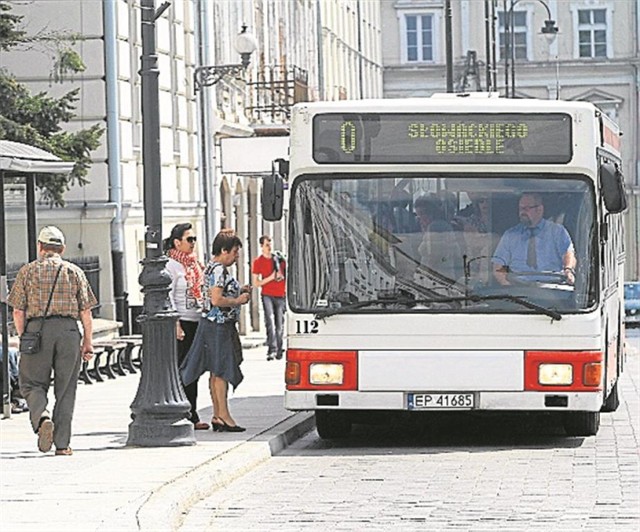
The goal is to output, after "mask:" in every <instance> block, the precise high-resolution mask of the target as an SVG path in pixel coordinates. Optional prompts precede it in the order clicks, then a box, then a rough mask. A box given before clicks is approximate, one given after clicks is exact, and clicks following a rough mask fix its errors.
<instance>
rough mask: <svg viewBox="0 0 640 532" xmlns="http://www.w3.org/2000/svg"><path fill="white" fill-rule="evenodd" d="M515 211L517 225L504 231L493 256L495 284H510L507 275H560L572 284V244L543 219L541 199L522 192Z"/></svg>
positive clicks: (560, 228) (557, 226)
mask: <svg viewBox="0 0 640 532" xmlns="http://www.w3.org/2000/svg"><path fill="white" fill-rule="evenodd" d="M518 210H519V216H520V223H519V224H518V225H516V226H514V227H512V228H511V229H507V230H506V231H505V233H504V235H502V238H501V239H500V242H499V243H498V247H497V248H496V250H495V252H494V254H493V260H492V261H493V274H494V276H495V278H496V280H497V281H498V283H500V284H501V285H505V286H506V285H509V284H511V283H510V282H509V279H508V278H507V274H508V272H510V271H512V272H557V273H562V274H564V276H565V277H566V280H567V283H568V284H571V285H572V284H574V282H575V267H576V255H575V251H574V247H573V242H572V241H571V237H570V236H569V233H568V232H567V230H566V229H565V228H564V226H562V225H560V224H557V223H555V222H550V221H549V220H545V219H544V204H543V199H542V196H541V195H540V194H538V193H535V192H525V193H524V194H522V196H521V197H520V201H519V203H518ZM531 278H532V279H536V276H535V275H533V276H531ZM538 278H540V279H541V280H544V278H542V277H538Z"/></svg>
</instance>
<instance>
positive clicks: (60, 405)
mask: <svg viewBox="0 0 640 532" xmlns="http://www.w3.org/2000/svg"><path fill="white" fill-rule="evenodd" d="M39 327H40V320H38V319H35V320H31V321H29V323H28V324H27V330H28V331H37V330H38V328H39ZM80 340H81V336H80V331H79V329H78V324H77V322H76V320H74V319H73V318H48V319H46V320H45V321H44V324H43V326H42V347H41V349H40V352H39V353H36V354H33V355H20V377H19V379H20V392H21V393H22V396H23V397H24V398H25V400H26V401H27V405H28V406H29V416H30V418H31V426H32V427H33V431H34V432H37V431H38V427H39V425H40V418H41V417H43V416H46V417H50V418H51V419H52V421H53V424H54V431H53V443H54V445H55V446H56V448H57V449H66V448H67V447H69V441H70V440H71V419H72V418H73V408H74V406H75V403H76V390H77V389H78V373H79V372H80V364H81V358H80ZM52 370H53V393H54V396H55V399H56V402H55V405H54V408H53V416H51V414H50V413H49V410H48V408H47V405H48V398H47V394H48V391H49V385H50V383H51V371H52Z"/></svg>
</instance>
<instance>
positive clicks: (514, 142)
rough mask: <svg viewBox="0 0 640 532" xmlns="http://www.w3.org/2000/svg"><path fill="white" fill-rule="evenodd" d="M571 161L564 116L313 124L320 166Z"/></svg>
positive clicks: (363, 118) (397, 116)
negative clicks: (343, 164) (323, 164)
mask: <svg viewBox="0 0 640 532" xmlns="http://www.w3.org/2000/svg"><path fill="white" fill-rule="evenodd" d="M571 157H572V139H571V118H570V116H569V115H566V114H562V113H550V114H525V113H510V114H506V113H501V114H489V113H486V114H484V113H483V114H478V113H474V114H453V113H451V114H436V113H428V114H426V113H415V114H413V113H384V114H376V113H344V114H342V113H340V114H338V113H330V114H321V115H316V116H315V117H314V119H313V159H314V161H316V162H317V163H320V164H322V163H325V164H335V163H346V164H372V163H375V164H412V163H414V164H415V163H430V164H453V163H456V164H466V163H483V164H492V163H497V164H504V163H525V164H536V163H568V162H569V161H570V160H571Z"/></svg>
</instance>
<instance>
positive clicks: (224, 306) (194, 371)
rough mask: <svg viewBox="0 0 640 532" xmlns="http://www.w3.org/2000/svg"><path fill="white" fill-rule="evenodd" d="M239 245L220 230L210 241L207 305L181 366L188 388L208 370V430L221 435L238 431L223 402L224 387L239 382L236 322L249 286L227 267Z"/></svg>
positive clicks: (231, 263)
mask: <svg viewBox="0 0 640 532" xmlns="http://www.w3.org/2000/svg"><path fill="white" fill-rule="evenodd" d="M241 247H242V242H241V241H240V239H239V238H238V237H237V236H236V235H235V234H234V233H232V232H230V231H221V232H220V233H218V234H217V235H216V237H215V239H214V240H213V246H212V249H211V252H212V254H213V258H212V259H211V260H210V261H209V264H207V267H206V269H205V272H204V278H205V282H204V287H205V294H206V295H207V299H208V305H205V310H204V313H203V317H202V319H201V320H200V323H199V324H198V330H197V331H196V336H195V338H194V340H193V345H192V346H191V349H190V350H189V353H188V354H187V356H186V358H185V360H184V362H183V363H182V366H181V367H180V375H181V376H182V382H183V383H184V384H185V385H188V384H189V383H190V382H193V381H195V380H196V379H197V378H198V377H199V376H200V375H202V374H203V373H204V372H205V371H209V372H210V374H211V376H210V379H209V390H210V392H211V401H212V403H213V419H212V420H211V428H212V429H213V430H214V431H221V432H242V431H244V430H245V429H244V428H243V427H241V426H239V425H238V424H237V423H236V422H235V420H234V419H233V418H232V417H231V413H230V412H229V405H228V402H227V391H228V385H229V384H231V385H232V386H233V388H234V389H235V388H237V386H238V385H239V384H240V383H241V382H242V379H243V375H242V371H241V370H240V363H241V362H242V347H241V345H240V337H239V335H238V329H237V325H236V324H237V322H238V318H239V317H240V305H244V304H246V303H248V302H249V299H250V298H251V295H250V291H251V288H250V287H240V283H238V281H237V279H235V278H234V277H233V276H232V275H231V273H230V272H229V270H228V268H229V267H231V266H232V265H233V264H234V263H235V262H236V261H237V259H238V254H239V252H240V248H241Z"/></svg>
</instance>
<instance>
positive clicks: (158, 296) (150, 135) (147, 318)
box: [127, 0, 196, 447]
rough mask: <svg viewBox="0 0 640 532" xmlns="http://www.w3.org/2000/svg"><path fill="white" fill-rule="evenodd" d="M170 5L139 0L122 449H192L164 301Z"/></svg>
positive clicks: (172, 323) (172, 318)
mask: <svg viewBox="0 0 640 532" xmlns="http://www.w3.org/2000/svg"><path fill="white" fill-rule="evenodd" d="M170 5H171V4H170V3H169V2H164V3H163V4H162V5H161V6H160V7H159V8H158V10H157V11H156V9H155V1H154V0H141V1H140V8H141V11H142V58H141V59H142V67H141V69H140V76H141V85H142V162H143V165H144V223H145V226H146V233H145V258H144V260H143V261H142V264H143V269H142V273H141V274H140V277H139V281H140V284H141V285H142V292H143V294H144V307H143V311H142V314H141V316H140V318H139V319H140V322H141V323H142V348H143V350H144V355H143V357H142V370H141V372H142V375H141V377H140V383H139V385H138V391H137V393H136V397H135V399H134V400H133V403H132V404H131V417H132V419H133V421H132V422H131V423H130V424H129V438H128V439H127V445H139V446H143V447H166V446H177V445H194V444H195V443H196V441H195V435H194V432H193V424H192V423H191V421H190V420H189V419H188V416H189V410H190V405H189V402H188V401H187V398H186V396H185V394H184V390H183V389H182V385H181V383H180V378H179V375H178V367H177V344H176V319H177V318H178V314H177V313H175V312H173V311H172V310H170V309H171V305H170V302H169V285H170V284H171V278H170V276H169V274H168V273H167V272H166V270H165V265H166V263H167V260H168V259H167V257H166V256H165V255H164V254H163V252H162V186H161V185H162V179H161V170H162V165H161V163H160V105H159V94H158V77H159V70H158V56H157V55H156V26H155V23H156V20H157V19H158V18H159V17H160V16H161V15H162V13H164V11H166V10H167V9H168V8H169V6H170Z"/></svg>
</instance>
